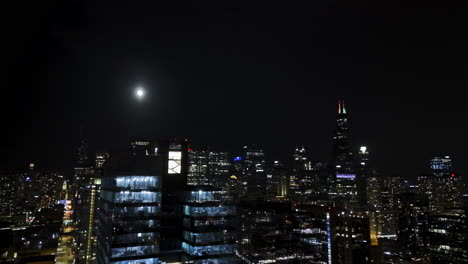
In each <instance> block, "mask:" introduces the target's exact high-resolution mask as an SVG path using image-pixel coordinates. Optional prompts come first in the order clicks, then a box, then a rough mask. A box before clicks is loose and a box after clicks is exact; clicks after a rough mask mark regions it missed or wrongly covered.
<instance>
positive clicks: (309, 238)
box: [293, 204, 334, 263]
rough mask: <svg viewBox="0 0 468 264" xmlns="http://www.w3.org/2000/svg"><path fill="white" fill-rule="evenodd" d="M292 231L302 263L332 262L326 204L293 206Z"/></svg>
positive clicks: (328, 217) (329, 215)
mask: <svg viewBox="0 0 468 264" xmlns="http://www.w3.org/2000/svg"><path fill="white" fill-rule="evenodd" d="M294 209H295V210H294V212H293V215H294V220H295V221H294V230H293V231H294V233H295V235H296V236H297V237H298V238H299V241H298V243H297V245H296V248H297V251H298V255H299V256H301V258H302V259H301V260H302V261H303V262H304V263H332V240H331V237H332V230H331V222H330V221H331V220H330V217H333V216H334V215H333V214H331V208H330V207H328V206H317V205H301V204H295V206H294Z"/></svg>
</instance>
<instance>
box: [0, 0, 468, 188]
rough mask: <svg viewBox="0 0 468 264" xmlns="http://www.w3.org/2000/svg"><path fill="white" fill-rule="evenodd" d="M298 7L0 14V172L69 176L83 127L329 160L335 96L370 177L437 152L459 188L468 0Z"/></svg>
mask: <svg viewBox="0 0 468 264" xmlns="http://www.w3.org/2000/svg"><path fill="white" fill-rule="evenodd" d="M169 2H170V3H169ZM302 2H304V3H302ZM302 2H301V3H299V2H297V3H295V2H293V1H284V2H278V1H265V2H263V3H253V1H249V2H248V3H240V2H238V1H218V2H207V1H194V2H193V3H189V2H179V1H165V2H163V3H158V2H157V1H125V2H119V1H109V2H105V1H96V3H95V1H58V0H57V1H45V2H44V1H34V2H31V3H24V2H21V3H18V4H15V5H14V6H11V7H8V8H7V7H4V8H2V9H3V11H4V12H2V13H3V14H2V16H3V18H2V20H4V21H2V28H3V29H2V33H1V34H2V39H3V41H2V42H3V44H6V45H5V46H4V47H3V48H2V49H3V56H2V64H3V66H4V70H2V73H1V74H2V97H1V98H2V100H1V104H0V107H1V113H2V132H4V134H6V135H4V137H3V143H2V147H1V148H0V149H1V169H2V170H5V169H13V168H19V167H22V166H23V167H24V166H26V164H28V163H29V162H35V163H37V166H39V167H42V168H57V169H61V170H63V171H65V172H66V173H69V172H71V168H72V164H73V159H74V155H75V148H76V146H77V145H78V142H79V136H80V132H79V131H80V125H81V124H83V125H84V126H85V133H86V136H87V138H88V139H89V142H90V146H91V149H92V150H94V149H96V148H98V149H108V150H110V151H116V150H119V149H122V150H125V146H126V145H127V143H128V141H129V139H130V137H132V136H139V135H141V136H153V137H166V136H173V137H182V138H189V139H190V140H191V142H192V143H193V144H194V145H198V146H210V147H211V148H212V149H214V150H220V151H232V152H236V151H239V150H240V148H241V146H242V145H245V144H250V143H257V144H260V145H262V146H264V149H265V151H266V154H267V157H268V158H269V159H270V160H272V159H282V160H286V159H289V158H291V152H292V149H293V148H294V146H295V145H296V144H304V145H305V146H306V147H307V148H308V149H309V150H310V151H311V154H312V157H313V159H314V160H324V161H328V160H329V158H330V157H331V151H332V137H333V130H334V128H335V115H336V108H337V106H336V105H337V100H338V99H339V98H343V99H344V100H345V102H346V105H347V108H348V112H349V116H350V120H351V130H352V134H351V140H352V145H353V146H354V147H355V148H356V149H358V146H360V145H368V146H369V149H370V153H371V161H372V162H373V164H374V165H375V167H376V168H378V169H380V170H381V171H383V172H384V173H388V174H394V173H397V174H399V175H402V176H414V175H416V174H418V173H420V172H423V171H425V170H426V169H427V167H428V162H429V160H430V158H431V157H432V156H433V155H446V154H447V155H451V156H453V159H454V164H455V167H456V169H457V171H459V172H460V173H461V174H463V175H465V181H466V178H468V175H467V174H468V139H467V138H468V125H467V123H468V120H467V114H468V96H467V95H466V94H467V92H466V91H464V90H465V89H466V87H467V86H466V84H467V82H466V80H467V74H466V72H467V67H466V65H465V62H466V59H467V54H466V48H467V44H468V43H467V32H466V27H465V22H466V17H464V13H466V9H465V7H464V6H462V4H463V3H462V2H463V1H459V3H460V6H454V3H453V2H451V1H437V2H436V1H385V2H384V1H328V0H326V1H302ZM305 3H307V5H306V4H305ZM138 85H141V86H143V87H145V89H146V90H147V97H146V98H145V99H144V100H143V101H141V102H139V101H138V100H135V98H134V96H133V92H134V88H135V87H136V86H138Z"/></svg>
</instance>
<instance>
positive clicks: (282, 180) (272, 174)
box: [266, 160, 289, 197]
mask: <svg viewBox="0 0 468 264" xmlns="http://www.w3.org/2000/svg"><path fill="white" fill-rule="evenodd" d="M288 191H289V172H288V170H287V169H286V167H285V166H284V164H283V163H282V162H281V161H279V160H275V161H274V162H273V165H272V166H271V167H270V168H269V170H268V173H267V179H266V194H267V197H287V196H288Z"/></svg>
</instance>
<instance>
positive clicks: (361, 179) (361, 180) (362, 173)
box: [356, 146, 372, 205]
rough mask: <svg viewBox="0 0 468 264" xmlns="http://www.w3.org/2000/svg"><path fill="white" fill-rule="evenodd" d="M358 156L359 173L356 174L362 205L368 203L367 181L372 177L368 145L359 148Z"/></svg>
mask: <svg viewBox="0 0 468 264" xmlns="http://www.w3.org/2000/svg"><path fill="white" fill-rule="evenodd" d="M358 157H359V164H358V174H357V175H356V177H357V178H356V184H357V194H358V201H359V203H361V204H362V205H366V204H367V203H368V194H367V186H368V184H367V183H368V179H369V177H372V175H371V173H372V171H371V169H370V166H369V151H368V148H367V147H366V146H361V147H360V148H359V152H358Z"/></svg>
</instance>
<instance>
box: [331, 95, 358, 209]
mask: <svg viewBox="0 0 468 264" xmlns="http://www.w3.org/2000/svg"><path fill="white" fill-rule="evenodd" d="M333 144H334V150H333V157H334V168H333V171H334V177H335V178H334V179H333V180H334V183H335V191H336V196H338V197H342V198H346V199H348V200H356V199H357V179H356V173H355V171H354V163H353V152H352V150H351V146H350V140H349V119H348V111H347V109H346V107H345V103H344V101H343V100H339V101H338V114H337V116H336V130H335V135H334V137H333Z"/></svg>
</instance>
